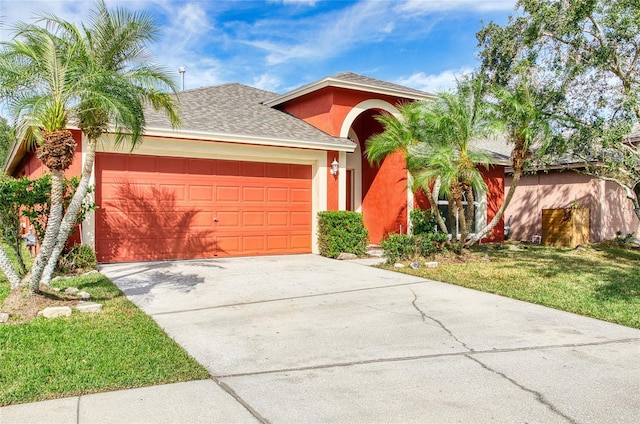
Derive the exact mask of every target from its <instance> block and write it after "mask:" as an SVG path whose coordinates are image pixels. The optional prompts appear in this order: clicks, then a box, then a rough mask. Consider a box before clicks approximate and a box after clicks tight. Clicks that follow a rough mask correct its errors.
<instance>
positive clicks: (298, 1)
mask: <svg viewBox="0 0 640 424" xmlns="http://www.w3.org/2000/svg"><path fill="white" fill-rule="evenodd" d="M269 3H279V4H284V5H296V6H297V5H304V6H315V5H316V3H318V0H269Z"/></svg>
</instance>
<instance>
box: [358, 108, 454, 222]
mask: <svg viewBox="0 0 640 424" xmlns="http://www.w3.org/2000/svg"><path fill="white" fill-rule="evenodd" d="M426 107H428V103H425V102H411V103H404V104H401V105H399V106H398V111H399V112H400V119H396V118H395V117H394V116H393V115H391V114H389V113H386V112H383V113H382V114H380V115H378V116H377V117H376V119H377V120H378V122H380V123H381V124H382V126H383V128H384V131H383V132H382V133H380V134H375V135H374V136H373V137H371V138H370V139H369V140H368V141H367V149H366V151H365V154H366V156H367V159H368V160H369V162H370V163H371V164H377V165H380V163H381V162H382V161H383V160H384V159H385V158H386V157H387V156H388V155H390V154H392V153H395V152H402V153H403V154H404V156H405V159H406V167H407V170H408V172H409V175H410V181H411V184H410V185H411V189H412V190H414V191H415V190H418V189H419V188H421V187H420V185H418V184H417V183H416V178H415V175H416V173H418V172H419V171H420V169H421V166H422V163H421V161H420V159H419V158H417V157H416V156H414V155H412V152H413V151H415V150H416V148H417V146H419V145H422V144H425V137H424V134H423V131H422V129H423V127H424V119H423V115H424V113H425V108H426ZM435 186H436V188H437V187H439V184H436V185H435ZM423 191H424V193H425V194H426V196H427V198H428V200H429V204H430V205H431V212H432V213H433V214H434V216H435V217H436V220H437V222H438V226H439V227H440V229H441V230H442V231H443V232H445V233H447V226H446V225H445V223H444V220H443V219H442V217H441V216H440V213H439V212H438V203H437V195H436V197H435V198H434V196H433V192H432V188H430V187H428V188H427V189H425V190H423Z"/></svg>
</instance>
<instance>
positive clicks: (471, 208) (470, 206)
mask: <svg viewBox="0 0 640 424" xmlns="http://www.w3.org/2000/svg"><path fill="white" fill-rule="evenodd" d="M464 189H465V197H466V198H467V212H466V213H467V216H466V219H467V234H469V233H471V227H472V226H473V222H474V221H475V219H476V205H475V203H474V201H475V198H474V197H473V187H471V186H470V185H468V184H465V186H464Z"/></svg>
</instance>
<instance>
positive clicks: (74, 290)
mask: <svg viewBox="0 0 640 424" xmlns="http://www.w3.org/2000/svg"><path fill="white" fill-rule="evenodd" d="M79 291H80V289H78V288H77V287H67V288H66V289H65V290H64V292H65V293H66V294H77V293H78V292H79Z"/></svg>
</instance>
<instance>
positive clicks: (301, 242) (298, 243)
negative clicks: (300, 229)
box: [290, 233, 311, 253]
mask: <svg viewBox="0 0 640 424" xmlns="http://www.w3.org/2000/svg"><path fill="white" fill-rule="evenodd" d="M290 240H291V246H290V248H291V249H292V250H295V251H296V253H304V252H306V251H308V250H309V249H311V241H310V239H309V235H308V234H306V233H305V234H292V235H291V237H290Z"/></svg>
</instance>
